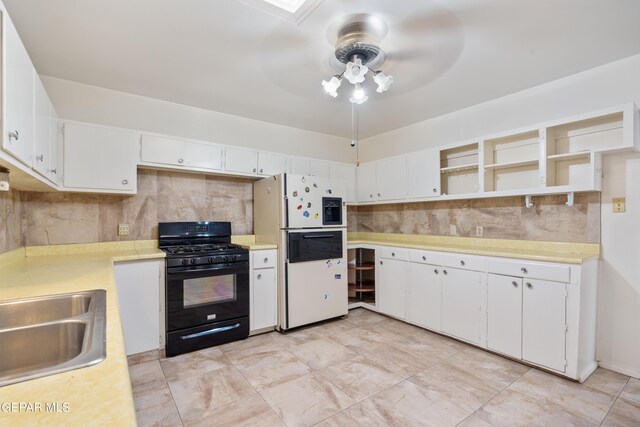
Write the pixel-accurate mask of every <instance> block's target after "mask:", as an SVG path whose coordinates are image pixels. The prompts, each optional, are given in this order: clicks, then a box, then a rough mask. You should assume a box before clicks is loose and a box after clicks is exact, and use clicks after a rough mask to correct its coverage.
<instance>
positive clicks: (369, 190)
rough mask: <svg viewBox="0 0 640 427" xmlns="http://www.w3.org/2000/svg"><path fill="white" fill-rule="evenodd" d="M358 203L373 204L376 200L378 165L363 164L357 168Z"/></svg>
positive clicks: (372, 163) (371, 163) (373, 163)
mask: <svg viewBox="0 0 640 427" xmlns="http://www.w3.org/2000/svg"><path fill="white" fill-rule="evenodd" d="M356 175H357V178H358V182H357V189H358V191H357V197H358V202H373V201H375V199H376V196H375V190H376V164H375V162H370V163H362V164H360V166H358V167H357V168H356Z"/></svg>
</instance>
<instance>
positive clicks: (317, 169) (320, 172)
mask: <svg viewBox="0 0 640 427" xmlns="http://www.w3.org/2000/svg"><path fill="white" fill-rule="evenodd" d="M309 166H310V173H309V174H310V175H313V176H323V177H325V178H328V177H329V162H327V161H324V160H311V162H310V164H309Z"/></svg>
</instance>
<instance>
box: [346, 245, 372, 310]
mask: <svg viewBox="0 0 640 427" xmlns="http://www.w3.org/2000/svg"><path fill="white" fill-rule="evenodd" d="M347 256H348V265H347V267H348V270H349V271H348V287H347V290H348V295H349V304H358V303H366V304H371V305H373V306H375V303H376V271H375V269H376V267H375V259H376V253H375V250H373V249H365V248H356V249H349V250H348V251H347Z"/></svg>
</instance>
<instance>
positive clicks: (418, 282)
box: [407, 256, 442, 331]
mask: <svg viewBox="0 0 640 427" xmlns="http://www.w3.org/2000/svg"><path fill="white" fill-rule="evenodd" d="M425 258H426V256H425ZM408 276H409V279H408V281H407V284H408V289H407V320H408V321H409V322H411V323H414V324H416V325H419V326H422V327H425V328H428V329H431V330H434V331H440V330H441V325H442V323H441V322H442V281H441V276H442V267H440V266H439V265H429V264H418V263H415V262H410V263H409V275H408Z"/></svg>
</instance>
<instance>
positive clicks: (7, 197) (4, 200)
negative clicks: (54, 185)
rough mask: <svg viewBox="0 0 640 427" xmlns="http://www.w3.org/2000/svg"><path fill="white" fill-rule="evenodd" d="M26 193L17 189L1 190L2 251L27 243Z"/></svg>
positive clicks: (0, 226)
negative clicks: (25, 219)
mask: <svg viewBox="0 0 640 427" xmlns="http://www.w3.org/2000/svg"><path fill="white" fill-rule="evenodd" d="M25 194H26V193H23V192H21V191H17V190H9V191H1V192H0V253H3V252H8V251H11V250H14V249H18V248H19V247H21V246H24V245H25V228H24V216H25V209H24V196H25Z"/></svg>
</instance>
